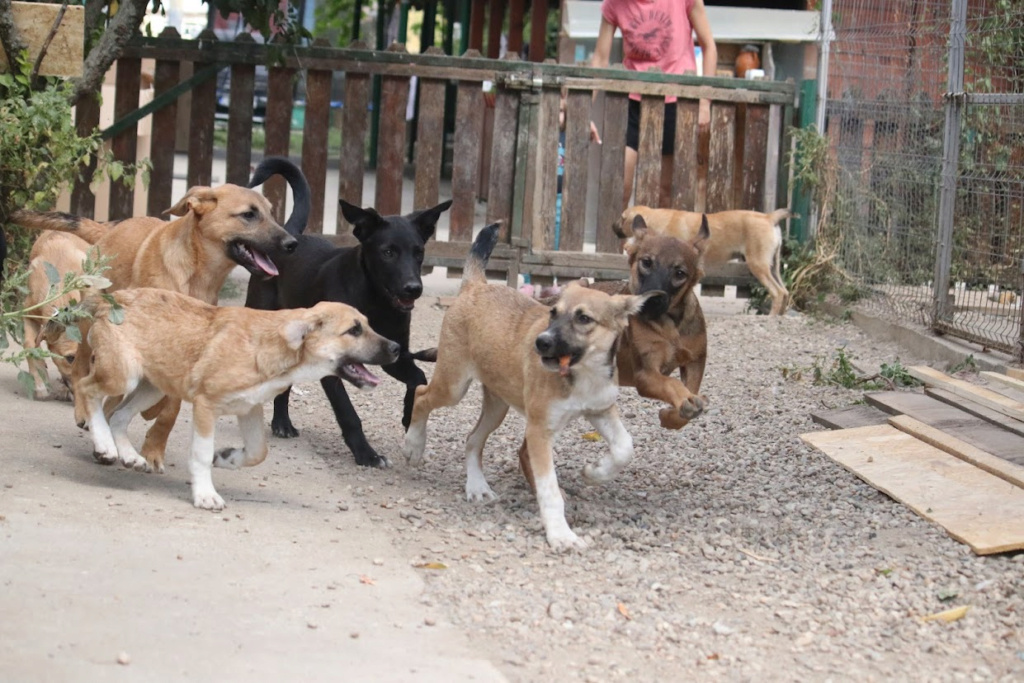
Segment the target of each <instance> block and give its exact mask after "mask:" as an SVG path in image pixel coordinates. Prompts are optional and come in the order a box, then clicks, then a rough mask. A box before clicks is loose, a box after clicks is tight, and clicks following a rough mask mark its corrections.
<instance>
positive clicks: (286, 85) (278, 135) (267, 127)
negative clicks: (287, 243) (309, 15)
mask: <svg viewBox="0 0 1024 683" xmlns="http://www.w3.org/2000/svg"><path fill="white" fill-rule="evenodd" d="M294 80H295V69H285V68H281V67H276V66H275V67H270V68H269V69H268V70H267V111H266V114H265V115H264V117H263V131H264V134H265V136H264V143H263V154H264V155H265V156H268V157H269V156H284V157H286V156H288V153H289V151H290V150H291V130H292V99H293V97H292V86H293V82H294ZM345 102H346V103H348V102H352V100H350V99H348V98H346V99H345ZM345 111H346V112H347V111H348V107H345ZM341 168H342V169H345V164H342V166H341ZM342 173H344V170H342ZM362 177H363V176H362V172H361V171H360V175H359V178H360V179H362ZM263 194H264V196H265V197H266V198H267V199H269V200H270V205H271V206H273V207H274V220H276V221H277V222H278V223H280V224H282V225H283V224H284V222H285V215H286V214H285V209H286V207H285V198H286V197H287V186H286V184H285V181H284V178H282V177H281V176H279V175H275V176H272V177H270V178H267V182H265V183H263ZM340 225H342V224H340V223H339V226H340Z"/></svg>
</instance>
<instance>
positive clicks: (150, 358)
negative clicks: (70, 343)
mask: <svg viewBox="0 0 1024 683" xmlns="http://www.w3.org/2000/svg"><path fill="white" fill-rule="evenodd" d="M114 299H115V300H116V301H117V303H118V304H120V305H121V306H123V308H124V320H123V322H121V323H120V324H114V323H113V322H111V321H110V319H109V314H110V310H111V307H110V304H109V303H107V302H106V301H105V300H104V299H102V298H101V297H99V296H91V297H90V298H89V299H87V300H86V308H87V310H89V311H90V312H91V313H93V316H94V317H93V319H91V320H83V321H81V322H80V324H79V329H80V330H81V332H82V335H83V338H85V337H86V335H88V338H89V339H90V340H91V345H92V353H93V356H94V358H93V362H92V365H91V366H90V369H89V374H88V375H86V376H85V377H83V378H82V379H81V380H80V381H79V382H78V383H77V387H76V391H75V403H76V404H79V405H81V406H82V408H83V409H84V412H85V415H86V419H87V421H88V424H89V431H90V433H91V434H92V439H93V448H94V451H93V457H95V458H96V459H97V460H98V461H100V462H105V463H113V462H114V461H115V460H116V459H118V458H119V459H120V460H121V463H122V464H123V465H124V466H125V467H135V468H139V467H146V466H147V463H146V461H145V460H144V459H143V458H142V457H141V456H139V454H138V453H137V452H136V451H135V449H134V448H133V447H132V444H131V442H130V441H129V439H128V424H129V423H130V422H131V420H132V418H134V417H135V415H137V414H138V413H139V412H141V411H143V410H145V409H146V408H148V407H150V406H152V405H155V404H156V403H157V402H158V401H159V400H161V398H162V397H163V396H165V395H166V396H168V397H170V398H173V399H175V400H176V401H179V402H180V401H189V402H190V403H192V419H193V423H194V428H193V435H192V450H191V457H190V459H189V473H190V475H191V478H192V497H193V503H194V504H195V506H196V507H199V508H205V509H209V510H220V509H222V508H223V507H224V499H223V498H221V497H220V495H218V494H217V491H216V490H215V489H214V487H213V480H212V477H211V471H210V468H211V467H227V468H231V469H234V468H238V467H250V466H253V465H258V464H259V463H261V462H263V460H264V459H265V458H266V456H267V441H266V434H265V431H264V423H263V403H264V402H266V401H269V400H271V399H272V398H273V397H274V396H276V395H277V394H279V393H280V392H281V391H283V390H284V389H285V388H286V387H289V386H291V385H293V384H298V383H300V382H307V381H312V380H318V379H320V378H321V377H325V376H328V375H337V376H339V377H342V378H344V379H347V380H349V381H350V382H352V383H353V384H355V385H356V386H367V385H376V384H377V382H378V381H379V380H378V379H377V378H376V377H375V376H373V375H372V374H371V373H370V372H369V371H368V370H367V369H366V368H365V367H364V366H363V365H362V364H363V363H374V364H379V365H387V364H389V363H393V362H394V361H395V359H396V358H397V357H398V348H399V347H398V344H396V343H395V342H392V341H389V340H387V339H385V338H383V337H381V336H380V335H378V334H377V333H376V332H374V331H373V330H371V329H370V326H369V323H368V322H367V320H366V316H364V315H363V314H361V313H360V312H359V311H357V310H356V309H354V308H352V307H351V306H347V305H345V304H341V303H335V302H322V303H319V304H317V305H316V306H314V307H313V308H296V309H287V310H281V311H258V310H254V309H251V308H241V307H235V306H231V307H217V306H211V305H209V304H205V303H203V302H201V301H198V300H197V299H193V298H191V297H187V296H185V295H184V294H178V293H177V292H170V291H167V290H162V289H151V288H145V287H144V288H140V289H130V290H125V291H121V292H117V293H115V294H114ZM111 396H123V397H124V399H123V400H122V401H121V403H120V404H119V405H118V406H117V407H116V408H115V409H114V411H113V413H112V414H111V416H110V419H109V422H108V420H107V417H106V416H105V415H104V411H103V403H104V399H106V398H107V397H111ZM219 415H237V416H238V422H239V426H240V427H241V431H242V440H243V444H244V446H243V448H224V449H221V450H219V451H217V452H216V453H215V452H214V448H213V445H214V444H213V437H214V426H215V424H216V421H217V417H218V416H219Z"/></svg>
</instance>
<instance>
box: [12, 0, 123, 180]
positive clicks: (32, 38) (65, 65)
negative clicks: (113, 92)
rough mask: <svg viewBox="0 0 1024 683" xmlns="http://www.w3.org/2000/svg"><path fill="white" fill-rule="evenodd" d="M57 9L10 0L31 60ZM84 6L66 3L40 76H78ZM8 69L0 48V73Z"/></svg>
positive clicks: (82, 57) (46, 5)
mask: <svg viewBox="0 0 1024 683" xmlns="http://www.w3.org/2000/svg"><path fill="white" fill-rule="evenodd" d="M59 10H60V3H37V2H12V3H11V14H12V15H13V16H14V25H15V27H17V30H18V37H19V38H21V40H22V41H23V42H24V43H25V47H26V48H27V49H28V54H29V58H30V60H31V62H32V63H33V64H34V63H35V61H36V59H37V58H38V56H39V50H40V49H42V47H43V43H44V42H46V37H47V36H48V35H49V34H50V30H51V29H52V28H53V22H54V20H55V19H56V18H57V12H58V11H59ZM84 27H85V7H76V6H73V5H69V6H68V7H66V8H65V11H64V16H63V17H62V18H61V20H60V26H58V28H57V33H56V34H54V36H53V40H51V41H50V45H49V47H47V48H46V56H45V57H43V63H42V64H40V65H39V75H40V76H64V77H71V78H80V77H81V75H82V63H83V60H84V58H85V57H84V55H85V28H84ZM7 71H10V65H9V64H8V63H7V53H6V51H5V50H0V73H6V72H7ZM133 161H134V160H133Z"/></svg>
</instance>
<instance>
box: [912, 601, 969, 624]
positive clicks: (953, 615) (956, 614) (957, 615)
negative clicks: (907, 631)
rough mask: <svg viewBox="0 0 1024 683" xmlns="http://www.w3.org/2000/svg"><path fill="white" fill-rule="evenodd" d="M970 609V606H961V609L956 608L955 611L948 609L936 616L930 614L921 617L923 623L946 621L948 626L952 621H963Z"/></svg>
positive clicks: (937, 613)
mask: <svg viewBox="0 0 1024 683" xmlns="http://www.w3.org/2000/svg"><path fill="white" fill-rule="evenodd" d="M969 609H970V605H961V606H960V607H954V608H953V609H947V610H945V611H942V612H936V613H935V614H929V615H928V616H926V617H921V621H944V622H946V623H947V624H948V623H950V622H951V621H956V620H957V619H963V618H964V615H966V614H967V610H969Z"/></svg>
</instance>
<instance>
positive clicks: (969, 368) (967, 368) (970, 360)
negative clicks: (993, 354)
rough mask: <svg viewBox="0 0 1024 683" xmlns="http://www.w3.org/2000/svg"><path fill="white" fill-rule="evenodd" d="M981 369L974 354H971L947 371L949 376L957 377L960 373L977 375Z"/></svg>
mask: <svg viewBox="0 0 1024 683" xmlns="http://www.w3.org/2000/svg"><path fill="white" fill-rule="evenodd" d="M980 370H981V368H980V367H978V361H976V360H974V354H973V353H972V354H969V355H968V356H967V358H964V359H963V360H962V361H960V362H959V363H957V364H956V365H953V366H952V367H950V368H949V370H948V371H947V374H950V375H955V374H956V373H958V372H974V373H977V372H978V371H980Z"/></svg>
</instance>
